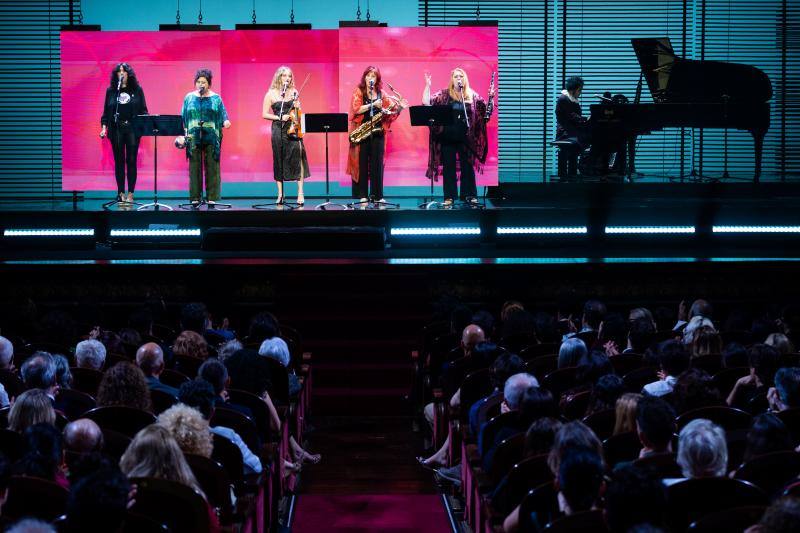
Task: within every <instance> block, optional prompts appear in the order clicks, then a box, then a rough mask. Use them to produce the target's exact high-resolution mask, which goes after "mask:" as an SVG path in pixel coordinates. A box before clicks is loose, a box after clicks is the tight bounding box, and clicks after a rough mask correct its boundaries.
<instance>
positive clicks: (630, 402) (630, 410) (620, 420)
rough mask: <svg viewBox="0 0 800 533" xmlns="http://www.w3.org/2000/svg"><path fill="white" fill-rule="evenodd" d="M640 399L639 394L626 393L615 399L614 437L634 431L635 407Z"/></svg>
mask: <svg viewBox="0 0 800 533" xmlns="http://www.w3.org/2000/svg"><path fill="white" fill-rule="evenodd" d="M641 397H642V395H641V394H636V393H634V392H626V393H625V394H623V395H622V396H620V397H619V398H618V399H617V405H616V413H615V414H616V421H615V422H614V435H617V434H619V433H627V432H628V431H636V405H637V404H638V403H639V399H640V398H641Z"/></svg>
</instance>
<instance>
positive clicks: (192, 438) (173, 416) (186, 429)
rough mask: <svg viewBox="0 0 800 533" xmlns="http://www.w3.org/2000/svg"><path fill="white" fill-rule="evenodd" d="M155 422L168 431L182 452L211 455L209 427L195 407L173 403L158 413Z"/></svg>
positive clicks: (212, 445)
mask: <svg viewBox="0 0 800 533" xmlns="http://www.w3.org/2000/svg"><path fill="white" fill-rule="evenodd" d="M156 423H157V424H158V425H159V426H161V427H163V428H165V429H166V430H167V431H169V433H170V435H172V437H173V438H174V439H175V441H176V442H177V443H178V446H180V448H181V450H182V451H183V453H191V454H194V455H202V456H203V457H211V452H212V451H213V449H214V444H213V441H212V438H211V429H210V428H209V425H208V420H206V419H205V418H203V415H202V414H200V411H198V410H197V409H194V408H193V407H189V406H188V405H184V404H182V403H179V404H175V405H173V406H172V407H170V408H169V409H167V410H166V411H164V412H163V413H161V414H160V415H158V421H157V422H156Z"/></svg>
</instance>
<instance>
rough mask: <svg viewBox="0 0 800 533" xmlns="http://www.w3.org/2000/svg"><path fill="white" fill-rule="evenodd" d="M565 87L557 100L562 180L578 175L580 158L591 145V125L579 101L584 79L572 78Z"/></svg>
mask: <svg viewBox="0 0 800 533" xmlns="http://www.w3.org/2000/svg"><path fill="white" fill-rule="evenodd" d="M565 87H566V88H565V89H564V90H563V91H561V94H560V95H559V96H558V100H556V122H557V127H556V141H560V142H559V146H560V148H559V151H558V177H559V178H561V179H565V178H566V179H569V178H574V177H576V176H577V175H578V156H579V155H580V153H581V152H582V151H583V150H584V149H585V148H586V147H587V146H588V145H589V123H588V119H586V118H585V117H584V116H583V115H582V114H581V104H580V101H579V98H580V96H581V92H582V91H583V78H580V77H578V76H572V77H571V78H568V79H567V82H566V84H565ZM565 141H566V143H567V144H564V142H565Z"/></svg>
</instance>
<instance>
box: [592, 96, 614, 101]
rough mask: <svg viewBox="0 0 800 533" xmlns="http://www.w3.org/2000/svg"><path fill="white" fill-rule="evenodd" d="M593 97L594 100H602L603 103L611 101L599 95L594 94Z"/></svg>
mask: <svg viewBox="0 0 800 533" xmlns="http://www.w3.org/2000/svg"><path fill="white" fill-rule="evenodd" d="M594 97H595V98H599V99H600V100H602V101H604V102H610V101H611V98H609V97H607V96H600V95H599V94H595V95H594Z"/></svg>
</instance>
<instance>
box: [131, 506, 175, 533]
mask: <svg viewBox="0 0 800 533" xmlns="http://www.w3.org/2000/svg"><path fill="white" fill-rule="evenodd" d="M122 533H169V528H167V526H166V525H165V524H161V523H159V522H158V521H157V520H154V519H152V518H150V517H148V516H142V515H140V514H138V513H133V512H131V511H128V512H126V513H125V520H124V522H122Z"/></svg>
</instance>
